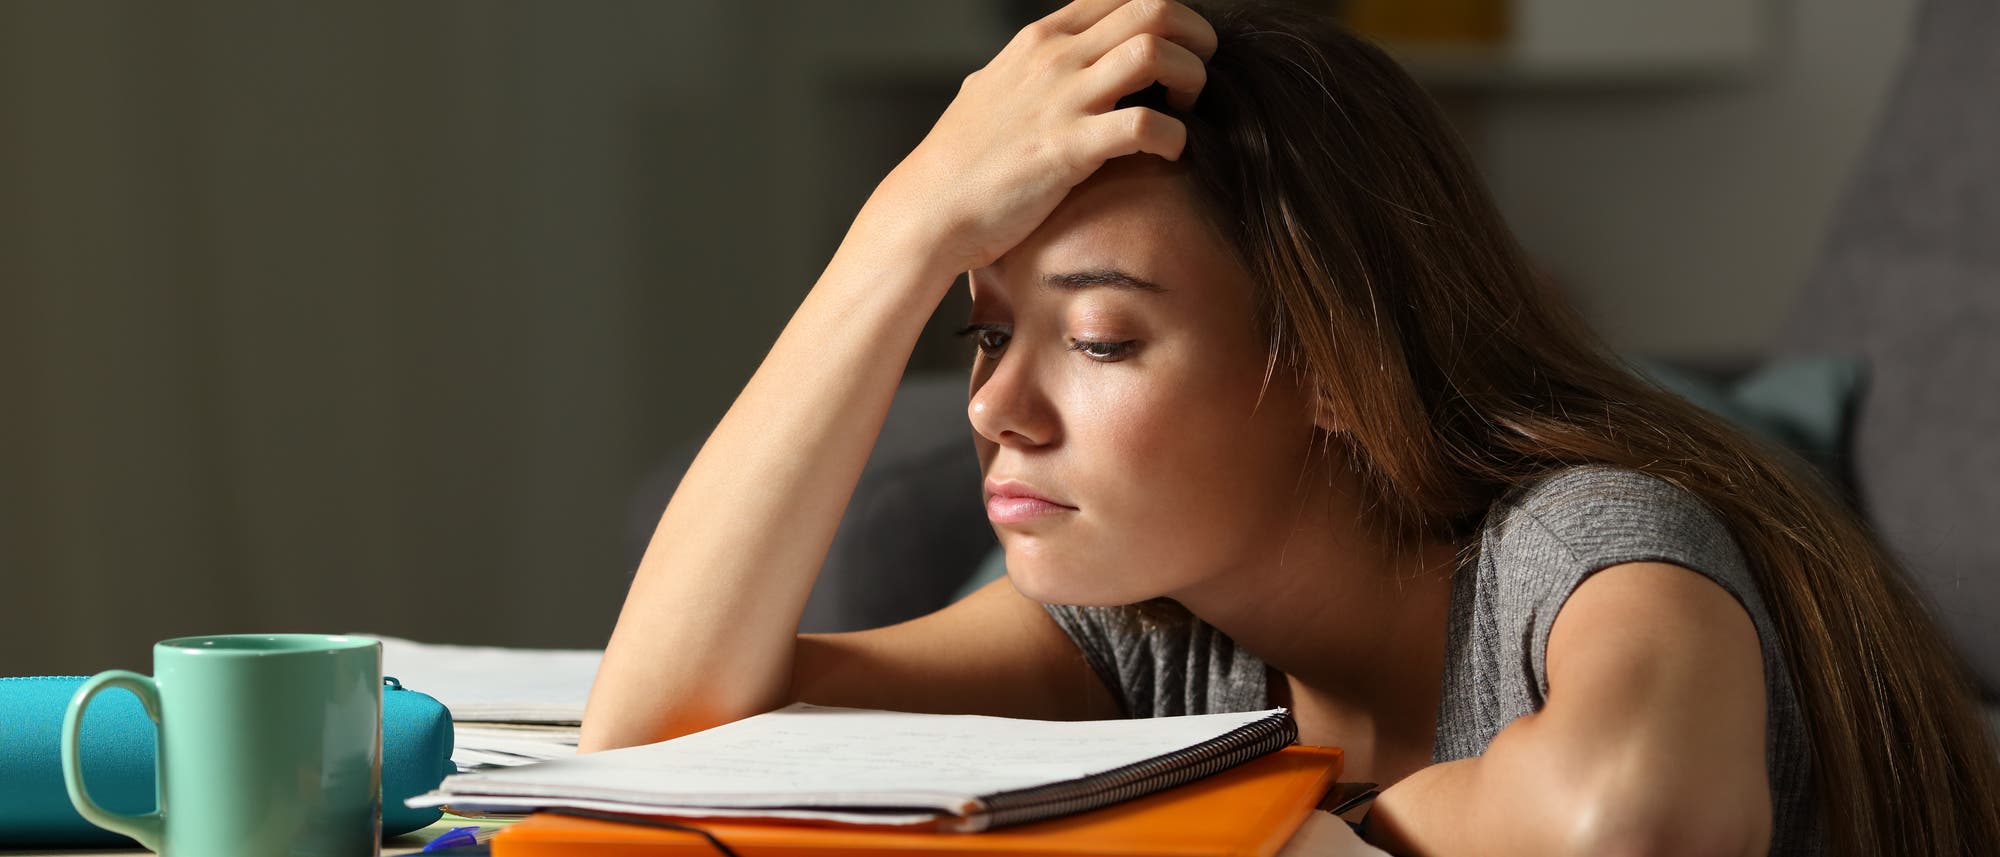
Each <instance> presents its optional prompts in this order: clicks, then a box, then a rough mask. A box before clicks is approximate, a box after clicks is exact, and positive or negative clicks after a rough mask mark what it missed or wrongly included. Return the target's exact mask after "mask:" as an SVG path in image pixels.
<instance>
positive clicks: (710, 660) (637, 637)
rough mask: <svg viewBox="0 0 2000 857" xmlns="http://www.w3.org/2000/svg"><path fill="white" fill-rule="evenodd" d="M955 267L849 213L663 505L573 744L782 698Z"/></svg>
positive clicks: (595, 745) (625, 736)
mask: <svg viewBox="0 0 2000 857" xmlns="http://www.w3.org/2000/svg"><path fill="white" fill-rule="evenodd" d="M957 273H958V271H956V270H953V269H951V267H950V261H949V260H948V258H947V257H945V256H943V255H942V254H940V253H938V252H936V248H935V247H934V246H931V244H930V242H929V238H928V236H926V235H925V234H923V233H922V231H921V230H920V229H917V228H904V227H903V226H902V224H901V222H900V221H898V220H897V219H896V218H882V219H879V220H877V221H874V222H870V221H868V218H867V216H866V214H865V213H864V216H863V217H862V218H858V219H857V220H856V225H855V227H854V228H852V229H851V230H850V231H849V232H848V235H847V238H846V240H844V241H843V242H842V244H841V246H840V249H839V250H838V251H837V252H836V253H835V255H834V258H833V260H832V262H830V263H829V264H828V265H827V268H826V270H825V272H824V273H823V274H822V275H821V277H820V279H819V281H818V282H817V283H815V284H814V285H813V288H812V291H811V293H810V294H809V295H808V296H807V297H806V299H805V301H804V302H803V303H802V304H801V305H800V306H799V309H798V311H797V312H796V313H794V314H793V316H792V318H791V321H790V322H789V323H788V324H787V325H786V326H785V329H784V332H783V333H782V334H780V335H779V337H778V340H777V342H776V344H774V345H773V346H772V347H771V350H770V352H769V353H768V354H767V355H766V356H765V358H764V361H763V363H762V364H761V365H760V366H759V367H758V369H757V372H756V374H755V375H754V376H753V377H752V378H751V379H750V381H749V383H748V384H747V385H746V386H745V387H744V389H743V391H742V392H741V393H740V394H739V395H738V396H737V398H736V401H735V402H734V404H732V405H731V406H730V408H729V411H728V413H727V414H726V415H725V416H724V417H723V419H722V421H721V422H720V423H719V424H718V425H717V426H716V428H715V431H714V432H713V433H712V434H711V435H710V436H709V438H708V441H707V442H706V443H705V444H704V445H703V446H702V448H701V451H700V453H699V454H698V455H697V456H696V457H695V459H694V462H693V464H692V465H690V466H689V468H688V470H687V473H686V475H685V476H683V477H682V479H681V482H680V486H679V488H678V489H677V490H676V491H675V492H674V496H673V499H672V501H671V502H670V503H669V504H668V505H667V508H666V511H665V512H664V513H663V514H662V515H661V517H660V523H659V526H658V527H657V528H656V529H655V530H654V533H653V538H652V541H651V543H650V544H649V545H648V547H647V549H646V553H645V556H644V558H643V559H642V560H641V562H640V565H639V570H638V573H637V575H636V577H635V578H634V580H633V583H632V587H631V590H630V592H629V593H628V594H627V596H626V600H625V604H624V608H623V609H622V611H621V612H620V614H619V617H618V624H617V627H616V628H615V629H614V631H613V632H612V635H611V640H610V644H609V645H608V646H607V648H606V650H605V654H604V661H603V665H602V666H601V667H600V668H599V670H598V674H597V680H596V683H595V684H594V685H593V686H592V688H591V693H590V701H589V706H588V714H587V716H586V717H585V720H584V731H583V749H584V750H585V751H586V752H588V751H591V750H599V749H607V748H611V747H620V746H629V745H632V744H638V743H646V742H651V741H658V740H663V739H665V738H668V737H673V736H676V735H680V734H686V733H688V732H692V731H696V730H699V729H704V728H707V727H709V726H713V725H717V724H720V723H725V722H728V721H730V720H734V719H737V718H741V717H745V716H748V715H750V714H755V713H758V712H761V711H765V710H769V709H770V708H773V707H775V706H777V705H780V704H782V703H783V702H784V701H785V700H786V698H787V696H788V694H789V691H790V681H791V660H792V652H793V645H794V643H795V642H796V640H797V634H798V623H799V617H800V615H801V613H802V612H803V611H804V609H805V601H806V596H807V595H808V594H809V593H810V591H811V589H812V585H813V581H814V578H815V577H816V576H817V575H818V571H819V567H820V565H821V564H822V563H823V562H824V561H825V557H826V552H827V548H828V546H829V545H830V544H831V542H832V541H833V535H834V531H835V529H836V527H837V526H838V524H839V522H840V517H841V514H842V511H843V510H844V509H845V507H846V504H847V501H848V499H849V497H850V495H851V494H852V493H853V491H854V486H855V483H856V482H857V481H858V480H859V478H860V474H861V468H862V465H863V464H864V463H865V462H866V460H867V458H868V454H869V451H870V449H871V448H872V447H873V445H874V442H875V438H876V435H877V434H878V433H879V432H880V430H881V426H882V421H883V419H884V417H885V416H886V415H887V413H888V409H889V402H890V399H891V398H892V397H893V396H894V394H895V390H896V386H897V383H898V381H899V380H900V379H901V377H902V373H903V370H904V368H905V366H906V365H907V364H908V362H909V356H910V352H911V349H912V348H914V347H915V343H916V340H917V337H918V335H919V334H920V333H921V331H922V329H923V327H924V324H925V322H926V321H927V320H928V319H929V317H930V315H931V313H932V312H933V311H934V310H935V309H936V307H937V304H938V302H939V300H940V299H941V298H942V297H943V295H944V293H945V292H946V291H947V290H948V289H949V288H950V286H951V283H952V280H953V279H954V278H955V277H956V276H957Z"/></svg>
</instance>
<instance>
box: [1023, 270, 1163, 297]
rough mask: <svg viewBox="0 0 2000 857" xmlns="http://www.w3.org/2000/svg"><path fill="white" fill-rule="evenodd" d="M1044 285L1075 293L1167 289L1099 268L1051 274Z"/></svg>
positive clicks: (1043, 280)
mask: <svg viewBox="0 0 2000 857" xmlns="http://www.w3.org/2000/svg"><path fill="white" fill-rule="evenodd" d="M1042 285H1043V286H1045V287H1048V288H1052V289H1061V290H1063V291H1068V292H1075V291H1081V290H1083V289H1088V288H1095V287H1098V286H1108V287H1110V288H1114V289H1127V290H1130V291H1136V292H1165V291H1166V288H1165V287H1163V286H1161V285H1159V284H1158V283H1154V282H1151V281H1148V280H1143V279H1140V278H1138V277H1135V276H1133V275H1131V274H1128V273H1125V272H1124V271H1120V270H1118V269H1116V268H1099V269H1096V270H1091V271H1071V272H1069V273H1066V274H1050V275H1048V276H1046V277H1043V278H1042Z"/></svg>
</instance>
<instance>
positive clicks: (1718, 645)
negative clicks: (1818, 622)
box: [1368, 562, 1772, 857]
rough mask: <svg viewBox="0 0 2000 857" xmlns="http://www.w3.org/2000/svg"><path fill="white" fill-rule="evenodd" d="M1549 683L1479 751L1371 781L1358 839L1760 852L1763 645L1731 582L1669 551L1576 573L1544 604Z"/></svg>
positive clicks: (1764, 821) (1480, 846)
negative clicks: (1566, 593)
mask: <svg viewBox="0 0 2000 857" xmlns="http://www.w3.org/2000/svg"><path fill="white" fill-rule="evenodd" d="M1546 663H1547V669H1548V686H1549V690H1548V697H1547V701H1546V704H1545V705H1544V706H1543V707H1542V709H1541V710H1540V711H1538V712H1536V713H1534V714H1532V715H1529V716H1526V717H1522V718H1520V719H1518V720H1515V721H1514V722H1513V723H1510V724H1508V725H1507V727H1506V728H1504V729H1502V730H1500V732H1499V734H1497V735H1496V736H1494V739H1493V742H1492V743H1491V744H1490V745H1489V746H1488V747H1487V749H1486V752H1485V753H1484V754H1483V755H1480V756H1477V757H1474V758H1470V759H1461V760H1458V761H1455V762H1447V763H1444V764H1440V765H1433V766H1431V767H1428V768H1425V769H1423V770H1421V771H1418V772H1416V773H1415V774H1412V775H1410V776H1409V777H1407V778H1405V779H1403V780H1402V781H1401V782H1398V783H1396V784H1395V785H1394V786H1392V787H1390V788H1388V789H1386V790H1384V791H1383V792H1382V795H1381V797H1379V798H1377V799H1376V801H1375V807H1374V809H1373V810H1372V812H1371V814H1370V816H1369V819H1368V840H1369V841H1370V842H1372V843H1374V844H1376V845H1377V846H1378V847H1381V848H1384V849H1386V850H1388V851H1390V852H1392V853H1395V854H1410V855H1457V854H1479V855H1508V854H1534V855H1566V854H1610V855H1653V854H1679V855H1731V857H1734V855H1762V854H1765V853H1766V852H1767V850H1768V849H1769V847H1770V838H1771V824H1772V822H1771V791H1770V784H1769V782H1768V777H1767V776H1766V773H1765V767H1764V743H1765V741H1764V737H1765V736H1764V729H1765V713H1764V712H1765V698H1764V697H1765V694H1764V670H1763V660H1762V653H1761V650H1760V649H1759V648H1758V641H1757V630H1756V626H1755V625H1753V624H1751V621H1750V614H1749V613H1748V612H1746V611H1745V610H1744V609H1743V606H1742V605H1741V604H1739V603H1737V601H1736V599H1735V598H1734V597H1733V596H1731V595H1730V594H1729V593H1728V591H1726V590H1724V589H1723V588H1722V587H1721V586H1719V585H1717V584H1716V583H1715V582H1713V581H1711V580H1709V579H1708V578H1706V577H1703V576H1701V575H1700V574H1697V573H1696V572H1693V571H1690V570H1688V569H1686V568H1682V567H1680V566H1677V565H1672V564H1669V563H1661V562H1635V563H1626V564H1623V565H1615V566H1612V567H1610V568H1606V569H1604V570H1602V571H1599V572H1597V573H1596V574H1593V575H1591V576H1590V577H1588V578H1585V579H1584V582H1583V583H1582V584H1581V585H1579V586H1578V587H1577V588H1576V591H1575V592H1573V593H1571V595H1570V597H1569V599H1568V600H1567V601H1565V602H1564V604H1563V606H1562V608H1561V609H1560V611H1559V612H1558V613H1557V614H1556V621H1555V625H1554V626H1553V627H1552V628H1551V629H1550V632H1549V642H1548V656H1547V661H1546Z"/></svg>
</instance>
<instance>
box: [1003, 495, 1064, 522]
mask: <svg viewBox="0 0 2000 857" xmlns="http://www.w3.org/2000/svg"><path fill="white" fill-rule="evenodd" d="M1074 511H1076V510H1075V509H1073V508H1070V507H1068V506H1063V505H1060V504H1056V503H1051V502H1049V501H1047V500H1044V499H1042V498H1040V497H1006V496H1002V495H999V494H995V495H993V496H991V497H988V498H986V517H987V519H988V520H991V521H992V522H993V523H996V524H1020V523H1025V522H1027V521H1033V520H1036V519H1038V518H1046V517H1049V516H1051V515H1060V514H1063V513H1065V512H1074Z"/></svg>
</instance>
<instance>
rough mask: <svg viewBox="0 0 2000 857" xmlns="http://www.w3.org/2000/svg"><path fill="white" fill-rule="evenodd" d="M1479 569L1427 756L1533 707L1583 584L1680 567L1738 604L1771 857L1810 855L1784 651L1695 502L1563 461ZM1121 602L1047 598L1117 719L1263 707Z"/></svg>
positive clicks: (1484, 534) (1812, 833)
mask: <svg viewBox="0 0 2000 857" xmlns="http://www.w3.org/2000/svg"><path fill="white" fill-rule="evenodd" d="M1481 530H1482V531H1481V534H1480V547H1479V553H1478V561H1477V564H1476V565H1475V566H1473V567H1470V568H1462V569H1460V571H1459V573H1458V576H1457V577H1456V578H1455V579H1454V580H1453V581H1452V592H1451V614H1450V621H1449V628H1448V630H1447V638H1446V639H1447V642H1446V654H1445V668H1444V675H1443V677H1442V681H1443V696H1442V701H1441V702H1440V704H1439V707H1438V723H1437V737H1436V741H1435V743H1434V744H1433V748H1432V760H1433V761H1436V762H1448V761H1451V760H1453V759H1463V758H1466V757H1470V756H1476V755H1479V754H1480V753H1482V752H1485V750H1486V747H1487V745H1488V744H1490V743H1491V742H1492V740H1493V736H1494V735H1495V734H1497V733H1499V731H1500V730H1501V728H1502V727H1505V726H1506V725H1507V724H1508V723H1511V722H1513V721H1514V719H1515V718H1518V717H1520V716H1522V715H1525V714H1529V713H1532V712H1534V711H1537V710H1539V709H1540V708H1541V707H1542V704H1543V701H1544V700H1545V699H1546V697H1547V695H1548V672H1547V654H1548V640H1549V629H1550V628H1552V627H1553V626H1554V625H1555V619H1556V612H1557V610H1559V609H1560V608H1561V607H1562V605H1563V602H1564V601H1565V600H1567V599H1568V598H1569V595H1570V593H1571V592H1573V591H1575V590H1576V587H1577V586H1578V585H1579V584H1581V583H1582V582H1583V580H1584V578H1586V577H1588V576H1589V575H1590V574H1591V573H1593V572H1596V571H1599V570H1601V569H1604V568H1607V567H1610V566H1613V565H1618V564H1620V563H1626V562H1638V561H1659V562H1670V563H1673V564H1675V565H1679V566H1683V567H1685V568H1688V569H1692V570H1694V571H1696V572H1698V573H1700V574H1702V575H1703V576H1705V577H1707V578H1709V579H1710V580H1712V581H1714V582H1715V583H1716V584H1718V585H1720V586H1721V587H1722V588H1723V589H1725V590H1727V591H1728V592H1729V593H1730V594H1731V595H1733V596H1735V597H1736V600H1737V601H1738V602H1740V603H1741V604H1742V605H1743V608H1744V610H1745V611H1747V612H1748V613H1749V614H1750V619H1751V621H1752V623H1753V624H1755V626H1756V628H1757V636H1758V638H1759V640H1760V642H1761V645H1762V647H1763V656H1764V683H1765V693H1766V697H1765V699H1766V702H1767V705H1766V712H1767V719H1766V727H1765V736H1766V741H1765V766H1766V769H1767V771H1768V772H1769V776H1770V783H1771V799H1772V813H1773V818H1772V821H1773V828H1772V838H1771V850H1770V853H1771V854H1772V855H1773V857H1789V855H1806V854H1818V853H1820V851H1821V850H1823V843H1824V833H1823V827H1822V824H1821V820H1820V818H1819V817H1818V815H1817V814H1816V812H1815V801H1814V798H1813V795H1812V770H1811V756H1810V753H1809V750H1808V747H1807V744H1806V732H1805V724H1804V721H1803V718H1802V717H1801V715H1800V712H1799V706H1798V700H1797V697H1796V696H1795V695H1794V694H1793V691H1792V682H1791V674H1790V672H1789V670H1788V669H1787V667H1786V666H1785V661H1784V655H1783V652H1782V648H1781V646H1782V644H1781V642H1780V640H1779V637H1778V633H1777V629H1776V627H1775V626H1774V625H1772V623H1771V618H1770V615H1769V613H1768V612H1767V611H1766V610H1765V608H1764V601H1763V598H1762V597H1761V596H1760V595H1759V594H1758V591H1757V587H1756V584H1755V582H1754V581H1753V579H1752V578H1751V576H1750V571H1749V569H1748V567H1747V566H1746V565H1745V562H1744V559H1743V554H1742V552H1741V550H1740V549H1739V548H1738V546H1737V544H1736V542H1735V540H1734V539H1732V538H1731V537H1730V535H1729V532H1728V529H1727V528H1726V527H1725V526H1724V525H1723V523H1722V522H1721V520H1720V519H1718V518H1717V517H1716V516H1715V514H1714V513H1713V512H1712V511H1711V510H1710V509H1709V508H1708V507H1707V506H1706V505H1705V504H1703V503H1702V502H1701V500H1700V499H1699V498H1697V497H1696V496H1694V495H1693V494H1690V493H1688V492H1686V491H1683V490H1681V489H1679V488H1676V487H1674V486H1673V485H1671V484H1669V483H1667V482H1665V481H1663V480H1660V479H1657V478H1655V477H1652V476H1648V475H1646V474H1643V473H1639V472H1636V471H1632V470H1623V469H1617V468H1611V467H1604V466H1586V467H1575V468H1570V469H1568V470H1564V471H1562V472H1560V473H1556V474H1554V475H1551V476H1549V477H1546V478H1544V479H1541V480H1538V481H1536V482H1534V483H1531V484H1527V485H1523V486H1520V487H1517V488H1516V489H1515V490H1513V491H1511V492H1509V493H1508V495H1507V496H1505V497H1503V498H1501V500H1500V501H1499V502H1497V503H1495V504H1494V505H1493V508H1492V509H1490V510H1489V511H1488V513H1487V515H1486V519H1485V522H1484V524H1483V525H1482V528H1481ZM1128 611H1129V608H1122V607H1073V606H1066V605H1049V606H1048V612H1049V615H1051V616H1053V617H1054V618H1055V620H1056V623H1057V624H1059V625H1061V626H1062V628H1063V630H1064V631H1066V632H1067V633H1068V634H1069V636H1070V639H1072V640H1074V641H1075V642H1076V644H1077V646H1078V648H1080V649H1081V650H1082V651H1083V653H1084V656H1085V657H1086V658H1087V659H1088V660H1089V662H1090V664H1091V666H1092V667H1093V668H1094V669H1096V670H1097V672H1098V674H1099V675H1100V676H1101V677H1102V678H1103V679H1104V682H1105V684H1106V685H1107V686H1108V687H1110V688H1111V689H1112V691H1113V693H1114V694H1115V695H1116V696H1118V698H1119V700H1120V703H1121V704H1122V705H1123V706H1124V709H1125V713H1126V715H1127V716H1129V717H1164V716H1168V715H1175V714H1205V713H1210V712H1221V711H1253V710H1259V709H1263V708H1268V707H1270V699H1269V695H1268V692H1267V688H1266V680H1265V679H1266V676H1265V672H1266V667H1265V665H1264V663H1263V662H1262V661H1261V660H1259V659H1258V658H1257V657H1256V656H1255V655H1252V654H1250V653H1249V652H1246V651H1244V650H1242V649H1239V648H1237V647H1236V645H1235V643H1234V642H1232V641H1231V640H1230V639H1229V638H1228V637H1227V636H1226V635H1224V634H1222V633H1221V632H1219V631H1217V630H1215V629H1214V628H1213V627H1210V626H1209V625H1208V624H1207V623H1205V622H1202V621H1201V620H1200V619H1190V620H1189V621H1188V622H1186V623H1180V624H1174V625H1169V626H1164V627H1163V626H1160V625H1158V624H1155V625H1153V626H1152V627H1151V628H1150V630H1148V629H1146V628H1145V627H1144V626H1142V625H1141V624H1140V623H1139V622H1137V621H1135V620H1134V619H1133V617H1132V616H1131V615H1130V613H1129V612H1128Z"/></svg>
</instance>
